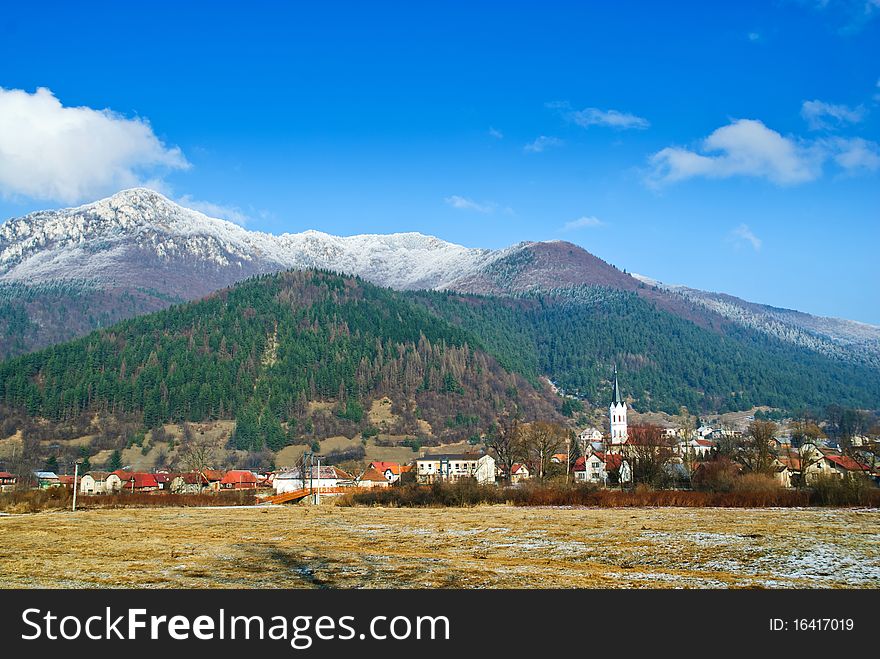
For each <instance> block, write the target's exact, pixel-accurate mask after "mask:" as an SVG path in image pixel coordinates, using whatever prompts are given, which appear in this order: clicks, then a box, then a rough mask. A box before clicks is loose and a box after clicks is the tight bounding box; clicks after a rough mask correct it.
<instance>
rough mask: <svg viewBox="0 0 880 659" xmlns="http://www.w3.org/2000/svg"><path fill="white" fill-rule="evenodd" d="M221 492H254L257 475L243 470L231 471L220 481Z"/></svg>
mask: <svg viewBox="0 0 880 659" xmlns="http://www.w3.org/2000/svg"><path fill="white" fill-rule="evenodd" d="M220 489H221V490H255V489H257V475H256V474H255V473H254V472H252V471H247V470H245V469H232V470H230V471H227V472H226V474H225V475H224V476H223V478H222V479H220Z"/></svg>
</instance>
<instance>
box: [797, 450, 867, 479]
mask: <svg viewBox="0 0 880 659" xmlns="http://www.w3.org/2000/svg"><path fill="white" fill-rule="evenodd" d="M821 453H822V456H821V458H819V459H817V460H816V462H814V463H813V464H811V465H809V466H808V467H807V469H806V474H805V477H806V481H807V483H808V484H809V483H811V482H812V481H815V480H816V479H817V478H819V477H822V476H833V477H836V478H844V477H852V476H854V475H857V474H867V473H869V472H870V470H869V469H868V467H867V466H866V465H863V464H862V463H860V462H857V461H856V460H854V459H853V458H851V457H849V456H848V455H841V454H840V453H836V452H834V451H831V450H826V449H821Z"/></svg>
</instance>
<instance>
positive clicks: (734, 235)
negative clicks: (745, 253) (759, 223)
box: [730, 224, 761, 252]
mask: <svg viewBox="0 0 880 659" xmlns="http://www.w3.org/2000/svg"><path fill="white" fill-rule="evenodd" d="M730 237H731V239H733V241H734V244H735V245H737V246H740V245H742V244H743V243H749V244H750V245H751V246H752V249H754V250H755V251H756V252H758V251H760V250H761V239H760V238H758V236H756V235H755V234H754V233H752V230H751V229H749V225H747V224H740V225H739V226H738V227H737V228H736V229H734V230H733V231H731V232H730Z"/></svg>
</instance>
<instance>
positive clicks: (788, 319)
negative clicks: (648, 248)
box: [633, 274, 880, 366]
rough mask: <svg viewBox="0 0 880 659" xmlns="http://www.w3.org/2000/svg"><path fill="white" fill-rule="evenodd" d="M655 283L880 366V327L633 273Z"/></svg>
mask: <svg viewBox="0 0 880 659" xmlns="http://www.w3.org/2000/svg"><path fill="white" fill-rule="evenodd" d="M633 277H635V278H636V279H638V280H639V281H641V282H643V283H644V284H646V285H649V286H656V287H658V288H660V289H663V290H666V291H668V292H669V293H671V294H673V295H677V296H679V297H681V298H683V299H685V300H688V301H690V302H692V303H694V304H697V305H699V306H701V307H703V308H705V309H708V310H710V311H712V312H714V313H717V314H719V315H721V316H723V317H725V318H727V319H729V320H731V321H733V322H735V323H737V324H739V325H742V326H745V327H749V328H752V329H756V330H758V331H760V332H763V333H764V334H767V335H770V336H774V337H776V338H778V339H782V340H783V341H786V342H787V343H793V344H795V345H799V346H802V347H805V348H809V349H810V350H815V351H817V352H820V353H823V354H826V355H829V356H833V357H836V358H839V359H844V360H846V361H852V362H857V363H863V364H868V365H873V366H880V327H877V326H876V325H869V324H867V323H860V322H857V321H854V320H844V319H841V318H826V317H823V316H813V315H810V314H808V313H803V312H801V311H794V310H792V309H782V308H778V307H771V306H768V305H764V304H757V303H754V302H748V301H746V300H742V299H740V298H738V297H734V296H732V295H727V294H725V293H711V292H707V291H701V290H698V289H695V288H689V287H687V286H681V285H677V284H664V283H663V282H660V281H657V280H656V279H651V278H650V277H645V276H644V275H637V274H634V275H633Z"/></svg>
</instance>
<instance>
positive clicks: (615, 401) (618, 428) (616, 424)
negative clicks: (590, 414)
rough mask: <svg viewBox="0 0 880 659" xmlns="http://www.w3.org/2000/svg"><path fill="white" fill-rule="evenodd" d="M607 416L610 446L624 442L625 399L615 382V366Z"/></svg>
mask: <svg viewBox="0 0 880 659" xmlns="http://www.w3.org/2000/svg"><path fill="white" fill-rule="evenodd" d="M608 418H609V419H610V421H611V446H620V445H621V444H626V401H625V400H624V399H623V397H622V396H621V395H620V385H618V384H617V367H616V366H615V367H614V392H613V394H612V396H611V405H610V406H609V407H608Z"/></svg>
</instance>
